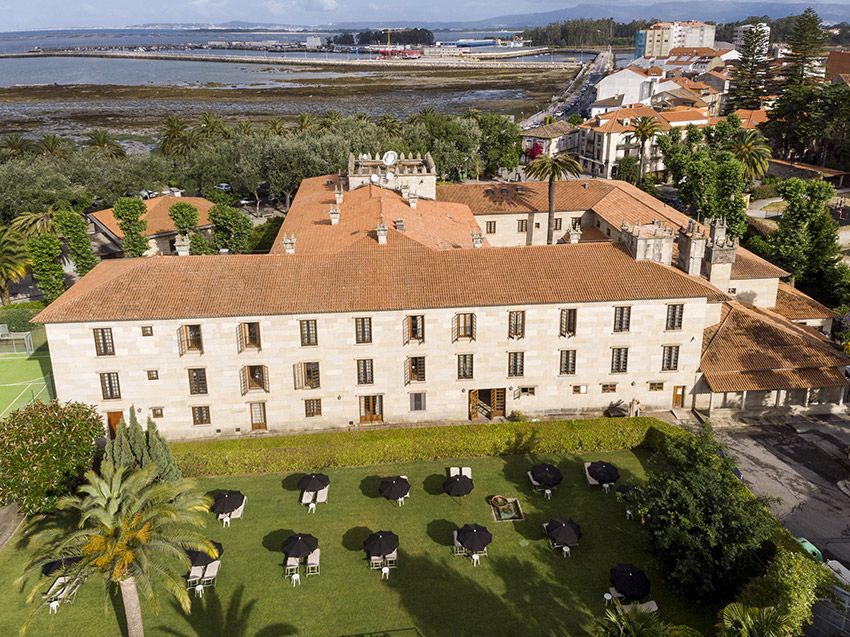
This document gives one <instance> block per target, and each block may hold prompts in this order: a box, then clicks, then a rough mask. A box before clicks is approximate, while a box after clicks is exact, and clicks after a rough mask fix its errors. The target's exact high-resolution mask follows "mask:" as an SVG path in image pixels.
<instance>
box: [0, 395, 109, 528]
mask: <svg viewBox="0 0 850 637" xmlns="http://www.w3.org/2000/svg"><path fill="white" fill-rule="evenodd" d="M103 434H104V426H103V421H102V420H101V419H100V416H99V415H98V413H97V412H96V411H95V410H94V408H93V407H90V406H89V405H84V404H82V403H59V402H57V401H55V400H54V401H52V402H49V403H33V404H32V405H29V406H27V407H24V408H23V409H19V410H18V411H14V412H12V413H11V414H9V415H8V416H7V417H6V418H5V419H4V420H3V421H0V502H2V503H4V504H9V503H11V502H16V503H17V504H18V508H19V510H20V511H21V513H23V514H25V515H30V514H32V513H40V512H44V511H50V510H51V509H53V508H54V506H55V505H56V500H57V499H58V498H59V497H61V496H63V495H66V494H67V493H70V492H71V491H72V490H73V488H74V486H75V484H76V482H77V480H78V479H79V478H80V477H81V476H82V475H83V473H85V471H87V470H88V469H90V468H91V466H92V462H93V461H94V457H95V452H96V450H97V447H96V444H95V441H96V440H97V439H98V438H101V437H103Z"/></svg>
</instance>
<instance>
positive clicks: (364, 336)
mask: <svg viewBox="0 0 850 637" xmlns="http://www.w3.org/2000/svg"><path fill="white" fill-rule="evenodd" d="M354 340H355V342H356V343H371V342H372V319H371V318H369V317H368V316H367V317H365V318H356V319H354Z"/></svg>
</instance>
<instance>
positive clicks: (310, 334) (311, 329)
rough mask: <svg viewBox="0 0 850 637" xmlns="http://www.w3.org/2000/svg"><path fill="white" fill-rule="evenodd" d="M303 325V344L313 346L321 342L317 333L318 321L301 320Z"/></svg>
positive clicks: (303, 345)
mask: <svg viewBox="0 0 850 637" xmlns="http://www.w3.org/2000/svg"><path fill="white" fill-rule="evenodd" d="M299 323H300V325H301V346H302V347H312V346H314V345H318V344H319V335H318V334H317V333H316V321H314V320H310V321H299Z"/></svg>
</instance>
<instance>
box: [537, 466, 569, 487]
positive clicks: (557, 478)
mask: <svg viewBox="0 0 850 637" xmlns="http://www.w3.org/2000/svg"><path fill="white" fill-rule="evenodd" d="M531 477H532V478H534V481H535V482H536V483H537V484H539V485H540V486H541V487H554V486H557V485H559V484H561V481H562V480H563V479H564V476H562V475H561V470H560V469H558V467H555V466H552V465H551V464H536V465H534V466H533V467H531Z"/></svg>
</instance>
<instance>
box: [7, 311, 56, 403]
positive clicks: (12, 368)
mask: <svg viewBox="0 0 850 637" xmlns="http://www.w3.org/2000/svg"><path fill="white" fill-rule="evenodd" d="M32 344H33V348H34V350H35V351H34V352H33V353H32V355H30V356H27V355H26V354H2V355H0V416H2V415H5V414H6V413H7V412H9V411H12V410H14V409H17V408H19V407H23V406H25V405H28V404H29V403H30V402H32V401H33V399H36V400H50V399H51V398H53V383H52V382H49V381H46V380H45V379H46V378H47V377H48V376H49V375H50V373H51V368H50V354H49V352H48V350H47V339H46V337H45V335H44V327H38V328H36V329H35V330H33V333H32Z"/></svg>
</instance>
